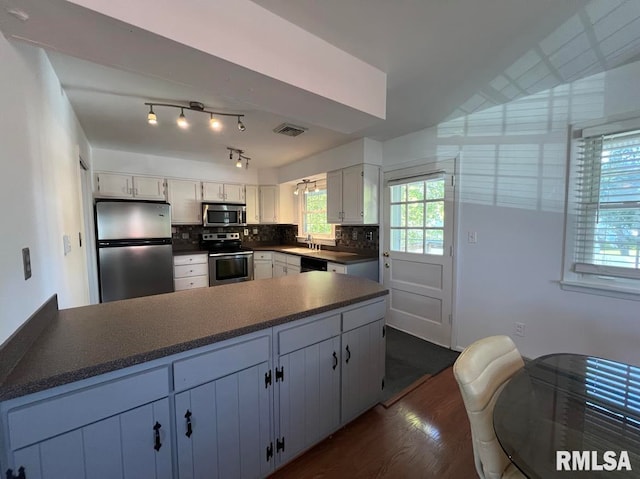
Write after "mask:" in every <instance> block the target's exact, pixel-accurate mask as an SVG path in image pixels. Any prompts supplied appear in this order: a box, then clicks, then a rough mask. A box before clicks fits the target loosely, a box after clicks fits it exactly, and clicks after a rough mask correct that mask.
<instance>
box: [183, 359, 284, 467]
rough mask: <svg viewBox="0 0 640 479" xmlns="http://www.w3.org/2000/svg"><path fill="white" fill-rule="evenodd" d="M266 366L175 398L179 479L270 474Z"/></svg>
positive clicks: (267, 369) (269, 415)
mask: <svg viewBox="0 0 640 479" xmlns="http://www.w3.org/2000/svg"><path fill="white" fill-rule="evenodd" d="M268 371H269V364H268V363H267V362H264V363H261V364H258V365H256V366H253V367H250V368H247V369H245V370H243V371H240V372H238V373H235V374H231V375H228V376H225V377H223V378H220V379H217V380H215V381H211V382H209V383H207V384H203V385H202V386H198V387H196V388H193V389H190V390H188V391H185V392H183V393H180V394H177V395H176V398H175V403H176V430H177V431H176V434H177V445H178V471H179V476H180V479H205V478H207V479H209V478H227V477H237V478H255V477H264V476H266V475H267V474H268V473H269V472H270V471H272V470H273V463H274V460H273V458H272V457H269V458H268V456H267V448H268V447H269V445H270V444H271V424H270V418H271V406H272V403H271V396H270V390H269V388H268V387H267V386H266V385H265V374H267V372H268Z"/></svg>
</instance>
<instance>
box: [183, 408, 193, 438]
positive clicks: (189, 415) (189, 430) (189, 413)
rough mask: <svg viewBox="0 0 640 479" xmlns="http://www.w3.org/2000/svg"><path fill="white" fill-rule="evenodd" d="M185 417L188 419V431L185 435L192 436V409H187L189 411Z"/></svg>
mask: <svg viewBox="0 0 640 479" xmlns="http://www.w3.org/2000/svg"><path fill="white" fill-rule="evenodd" d="M184 417H185V419H186V420H187V432H186V433H185V434H184V435H185V436H187V437H191V434H193V429H192V428H191V411H189V410H188V409H187V413H186V414H185V415H184Z"/></svg>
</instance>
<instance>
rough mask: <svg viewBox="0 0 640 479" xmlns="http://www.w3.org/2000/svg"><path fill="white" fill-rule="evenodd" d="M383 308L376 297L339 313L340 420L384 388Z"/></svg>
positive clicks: (372, 402) (361, 408)
mask: <svg viewBox="0 0 640 479" xmlns="http://www.w3.org/2000/svg"><path fill="white" fill-rule="evenodd" d="M385 312H386V303H385V301H377V302H373V303H370V304H367V305H366V306H359V307H357V308H354V309H350V310H348V311H345V312H343V313H342V338H341V340H342V409H341V410H342V417H341V423H342V424H346V423H347V422H349V421H351V420H352V419H354V418H355V417H357V416H358V415H360V414H361V413H363V412H364V411H366V410H367V409H369V408H370V407H372V406H373V405H375V404H376V403H377V402H378V400H379V398H380V395H381V393H382V390H383V388H384V372H385V368H384V364H385V324H384V316H385Z"/></svg>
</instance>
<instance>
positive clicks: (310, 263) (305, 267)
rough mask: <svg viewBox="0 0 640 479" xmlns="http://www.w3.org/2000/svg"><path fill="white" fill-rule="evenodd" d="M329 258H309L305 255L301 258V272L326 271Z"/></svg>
mask: <svg viewBox="0 0 640 479" xmlns="http://www.w3.org/2000/svg"><path fill="white" fill-rule="evenodd" d="M326 270H327V260H324V259H318V258H309V257H307V256H303V257H302V258H300V272H301V273H308V272H309V271H326Z"/></svg>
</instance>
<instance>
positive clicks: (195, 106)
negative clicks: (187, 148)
mask: <svg viewBox="0 0 640 479" xmlns="http://www.w3.org/2000/svg"><path fill="white" fill-rule="evenodd" d="M145 105H147V106H148V107H149V113H148V114H147V121H148V122H149V124H150V125H157V124H158V117H157V116H156V114H155V112H154V111H153V107H154V106H155V107H158V106H164V107H168V108H178V109H179V110H180V116H178V120H177V121H176V123H177V124H178V126H179V127H180V128H188V127H189V122H188V121H187V118H186V117H185V116H184V111H185V110H191V111H198V112H200V113H207V114H208V115H209V127H210V128H211V129H212V130H214V131H219V130H221V129H222V123H221V122H220V120H219V119H218V118H217V117H221V116H230V117H235V118H237V120H238V130H240V131H245V130H246V129H247V127H246V126H245V125H244V123H243V122H242V119H243V118H244V115H243V114H239V113H222V112H219V111H212V110H207V109H206V108H205V106H204V104H203V103H200V102H199V101H190V102H189V105H186V106H185V105H174V104H171V103H153V102H146V103H145Z"/></svg>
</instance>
